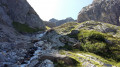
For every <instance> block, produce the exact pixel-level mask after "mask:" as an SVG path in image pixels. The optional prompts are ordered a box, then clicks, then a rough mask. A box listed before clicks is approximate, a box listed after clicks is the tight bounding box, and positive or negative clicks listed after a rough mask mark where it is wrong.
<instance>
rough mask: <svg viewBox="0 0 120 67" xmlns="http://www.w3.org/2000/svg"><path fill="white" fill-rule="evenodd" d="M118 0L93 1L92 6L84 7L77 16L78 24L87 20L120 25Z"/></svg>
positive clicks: (119, 2) (119, 1) (119, 0)
mask: <svg viewBox="0 0 120 67" xmlns="http://www.w3.org/2000/svg"><path fill="white" fill-rule="evenodd" d="M119 4H120V0H94V1H93V3H92V4H90V5H88V6H86V7H84V8H83V9H82V10H81V11H80V13H79V15H78V19H77V20H78V22H79V23H81V22H84V21H88V20H94V21H100V22H106V23H110V24H114V25H120V21H119V17H120V6H119Z"/></svg>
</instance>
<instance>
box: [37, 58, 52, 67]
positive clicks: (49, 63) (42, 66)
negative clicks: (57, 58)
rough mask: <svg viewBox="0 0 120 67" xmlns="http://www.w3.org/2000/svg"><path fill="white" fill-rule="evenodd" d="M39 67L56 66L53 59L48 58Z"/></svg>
mask: <svg viewBox="0 0 120 67" xmlns="http://www.w3.org/2000/svg"><path fill="white" fill-rule="evenodd" d="M38 67H54V64H53V62H52V61H50V60H48V59H46V60H44V61H43V62H42V63H41V64H40V65H39V66H38Z"/></svg>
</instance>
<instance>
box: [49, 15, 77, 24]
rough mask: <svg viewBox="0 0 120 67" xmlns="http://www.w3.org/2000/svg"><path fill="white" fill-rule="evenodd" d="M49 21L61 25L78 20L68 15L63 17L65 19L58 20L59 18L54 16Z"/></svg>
mask: <svg viewBox="0 0 120 67" xmlns="http://www.w3.org/2000/svg"><path fill="white" fill-rule="evenodd" d="M49 22H52V23H55V24H56V26H60V25H62V24H64V23H67V22H76V20H74V19H73V18H71V17H68V18H66V19H63V20H57V19H54V18H52V19H50V20H49Z"/></svg>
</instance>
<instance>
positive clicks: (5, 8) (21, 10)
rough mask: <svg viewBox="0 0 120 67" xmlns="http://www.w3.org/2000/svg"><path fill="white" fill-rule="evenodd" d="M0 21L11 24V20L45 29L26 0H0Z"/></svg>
mask: <svg viewBox="0 0 120 67" xmlns="http://www.w3.org/2000/svg"><path fill="white" fill-rule="evenodd" d="M0 14H1V16H0V22H1V23H3V24H5V25H9V26H12V22H19V23H22V24H27V25H29V26H30V27H33V28H39V29H45V25H44V23H43V21H42V20H41V19H40V18H39V16H38V15H37V13H36V12H35V11H34V9H33V8H32V7H31V6H30V5H29V3H28V2H27V1H26V0H0Z"/></svg>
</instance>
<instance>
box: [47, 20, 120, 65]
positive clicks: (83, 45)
mask: <svg viewBox="0 0 120 67" xmlns="http://www.w3.org/2000/svg"><path fill="white" fill-rule="evenodd" d="M54 29H55V31H56V32H55V31H51V32H50V33H49V35H47V36H46V37H47V39H48V41H50V42H52V43H53V45H56V47H58V46H61V47H58V48H57V49H59V51H60V54H62V55H66V56H68V57H71V58H73V59H75V60H76V61H78V62H79V63H80V65H81V67H84V66H85V67H87V66H90V67H94V66H98V67H104V66H105V67H109V66H110V67H112V66H117V67H119V65H120V64H119V62H120V60H119V59H120V57H119V56H120V54H119V53H120V52H119V49H120V47H119V45H120V44H119V43H120V37H119V36H120V35H119V33H120V27H119V26H115V25H111V24H108V23H103V22H95V21H86V22H82V23H65V24H63V25H61V26H58V27H56V28H54ZM54 38H55V39H54Z"/></svg>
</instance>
